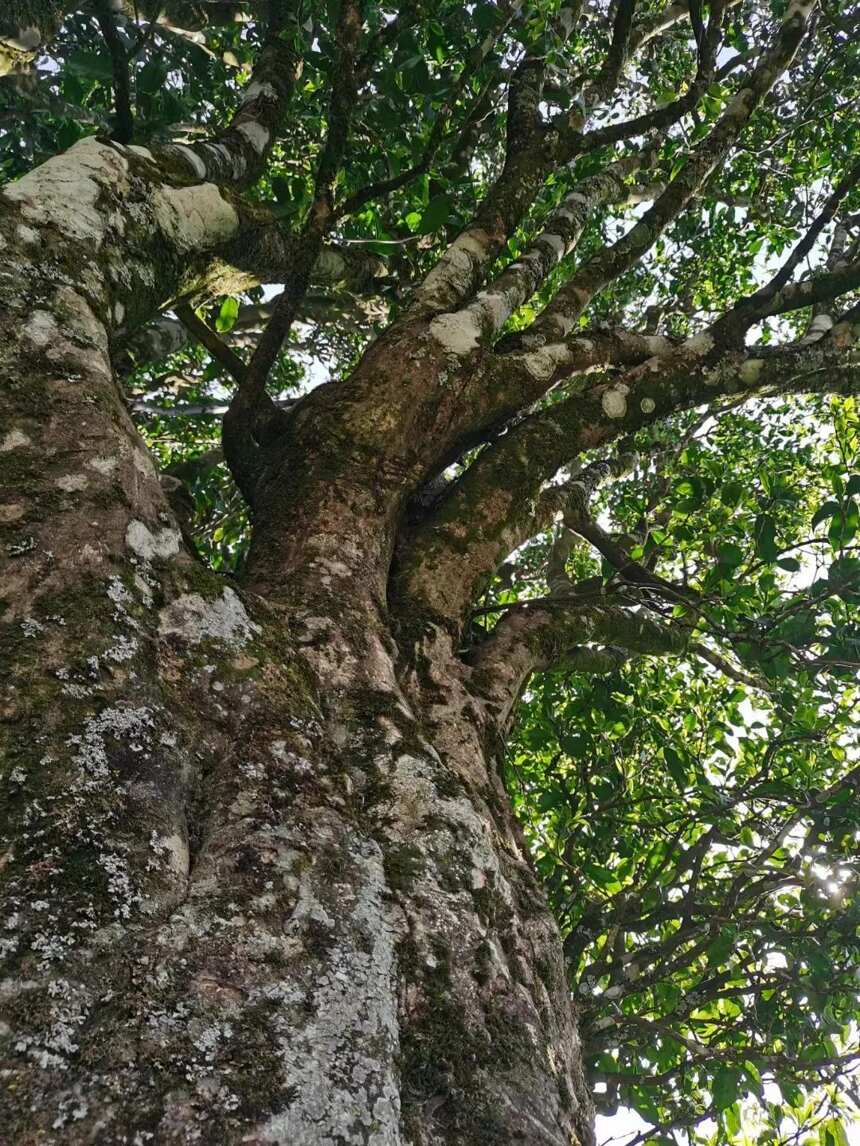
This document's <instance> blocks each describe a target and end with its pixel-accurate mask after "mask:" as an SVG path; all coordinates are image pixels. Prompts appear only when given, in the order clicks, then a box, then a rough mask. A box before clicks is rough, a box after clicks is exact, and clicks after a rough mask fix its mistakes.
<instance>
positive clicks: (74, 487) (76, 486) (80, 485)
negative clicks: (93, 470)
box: [55, 474, 89, 493]
mask: <svg viewBox="0 0 860 1146" xmlns="http://www.w3.org/2000/svg"><path fill="white" fill-rule="evenodd" d="M55 484H56V485H57V487H58V488H59V489H61V490H63V491H64V492H65V493H75V492H77V491H78V490H81V489H86V488H87V485H88V484H89V483H88V482H87V479H86V477H85V476H84V475H83V474H63V476H62V477H58V478H57V481H56V483H55Z"/></svg>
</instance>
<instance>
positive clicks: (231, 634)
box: [158, 587, 260, 645]
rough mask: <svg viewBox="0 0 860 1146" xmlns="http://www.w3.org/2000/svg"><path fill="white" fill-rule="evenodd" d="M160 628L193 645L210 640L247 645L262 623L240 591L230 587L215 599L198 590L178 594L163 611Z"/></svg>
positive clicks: (163, 633) (166, 633) (164, 633)
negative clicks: (254, 618) (249, 610)
mask: <svg viewBox="0 0 860 1146" xmlns="http://www.w3.org/2000/svg"><path fill="white" fill-rule="evenodd" d="M158 628H159V632H160V633H161V634H162V635H163V636H167V635H170V634H173V635H175V636H179V637H182V638H183V639H185V640H187V641H188V642H189V643H191V644H197V643H199V642H200V641H207V640H208V641H212V640H215V641H224V642H226V643H228V644H234V645H235V644H244V643H245V642H246V641H249V640H251V638H252V637H253V636H254V634H255V633H259V632H260V626H259V625H257V624H255V623H254V622H253V621H252V620H251V618H250V617H249V616H248V614H247V612H246V610H245V606H244V605H243V604H242V602H241V600H240V598H239V596H238V594H237V593H235V592H234V591H233V590H232V589H231V588H229V587H225V588H224V590H223V591H222V593H221V596H220V597H216V598H215V599H214V600H212V601H207V600H206V599H205V598H204V597H201V596H200V594H199V593H186V594H185V595H184V596H182V597H178V598H177V599H176V600H175V601H173V602H172V603H171V604H170V605H168V606H167V607H166V608H165V609H162V610H161V614H160V617H159V625H158Z"/></svg>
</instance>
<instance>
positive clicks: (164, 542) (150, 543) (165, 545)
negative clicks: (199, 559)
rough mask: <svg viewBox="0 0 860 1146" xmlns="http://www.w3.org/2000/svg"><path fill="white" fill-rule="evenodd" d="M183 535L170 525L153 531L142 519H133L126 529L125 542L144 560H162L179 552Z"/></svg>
mask: <svg viewBox="0 0 860 1146" xmlns="http://www.w3.org/2000/svg"><path fill="white" fill-rule="evenodd" d="M181 540H182V535H181V533H180V532H179V530H178V529H171V528H170V527H169V526H167V527H165V528H164V529H159V530H156V532H155V533H153V532H152V531H151V530H150V529H149V528H148V527H147V526H146V525H144V523H143V522H142V521H137V520H133V521H130V522H129V523H128V527H127V528H126V531H125V543H126V545H127V546H128V547H129V549H130V550H131V551H132V552H133V553H136V554H137V556H138V557H141V558H143V560H144V561H154V560H156V559H157V558H160V559H161V560H162V561H165V560H167V558H168V557H174V556H175V555H176V554H177V553H178V552H179V545H180V542H181Z"/></svg>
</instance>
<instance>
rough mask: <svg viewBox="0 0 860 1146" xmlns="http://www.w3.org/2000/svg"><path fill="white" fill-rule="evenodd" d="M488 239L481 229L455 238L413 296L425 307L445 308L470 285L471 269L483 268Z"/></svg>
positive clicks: (475, 229)
mask: <svg viewBox="0 0 860 1146" xmlns="http://www.w3.org/2000/svg"><path fill="white" fill-rule="evenodd" d="M490 243H491V239H490V236H489V234H488V233H487V232H486V231H484V230H482V229H481V228H473V229H471V230H469V231H464V232H463V234H462V235H458V236H457V238H456V239H455V240H454V242H453V243H452V244H451V246H450V247H449V248H448V250H447V251H446V252H445V254H444V255H443V256H442V258H441V259H440V260H439V262H438V263H437V264H436V266H435V267H433V269H432V270H431V271H430V273H429V274H428V275H427V277H426V278H425V280H424V283H423V284H422V286H421V288H420V290H419V291H418V292H417V296H418V298H419V299H420V301H421V302H422V303H426V304H427V305H429V306H445V305H446V303H447V302H448V301H449V300H450V301H451V302H453V301H454V299H456V298H457V297H458V296H462V295H464V294H465V293H466V292H467V291H468V289H469V286H470V285H471V283H472V277H473V275H474V273H475V268H476V267H479V266H481V265H483V263H484V260H485V259H486V258H487V251H488V249H489V247H490Z"/></svg>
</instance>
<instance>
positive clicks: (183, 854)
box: [149, 832, 190, 876]
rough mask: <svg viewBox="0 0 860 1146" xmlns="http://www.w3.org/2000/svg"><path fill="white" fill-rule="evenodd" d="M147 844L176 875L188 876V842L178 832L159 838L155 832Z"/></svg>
mask: <svg viewBox="0 0 860 1146" xmlns="http://www.w3.org/2000/svg"><path fill="white" fill-rule="evenodd" d="M149 844H150V847H151V848H152V850H153V852H154V853H155V855H156V856H157V857H158V858H159V859H160V860H164V861H165V862H166V863H167V864H168V866H169V867H170V868H171V869H172V870H173V871H174V872H176V874H177V875H181V876H187V875H188V871H189V867H190V859H189V852H188V841H187V840H186V839H184V837H182V836H181V835H179V833H178V832H173V833H172V834H171V835H169V836H160V835H159V834H158V833H157V832H153V833H152V835H151V836H150V840H149Z"/></svg>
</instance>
